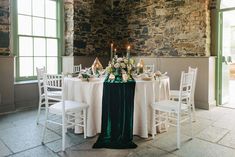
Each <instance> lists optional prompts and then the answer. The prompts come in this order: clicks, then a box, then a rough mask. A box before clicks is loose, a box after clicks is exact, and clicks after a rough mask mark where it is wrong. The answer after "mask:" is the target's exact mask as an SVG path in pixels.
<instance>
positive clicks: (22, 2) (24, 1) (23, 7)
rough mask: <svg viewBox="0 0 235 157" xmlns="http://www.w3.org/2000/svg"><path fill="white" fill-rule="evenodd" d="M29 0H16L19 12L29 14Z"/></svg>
mask: <svg viewBox="0 0 235 157" xmlns="http://www.w3.org/2000/svg"><path fill="white" fill-rule="evenodd" d="M31 3H32V2H31V0H18V1H17V6H18V13H19V14H27V15H31V10H32V8H31V6H32V5H31Z"/></svg>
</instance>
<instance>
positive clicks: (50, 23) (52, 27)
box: [46, 19, 57, 37]
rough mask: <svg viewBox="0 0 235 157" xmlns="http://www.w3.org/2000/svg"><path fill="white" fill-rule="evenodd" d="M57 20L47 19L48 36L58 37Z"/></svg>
mask: <svg viewBox="0 0 235 157" xmlns="http://www.w3.org/2000/svg"><path fill="white" fill-rule="evenodd" d="M56 30H57V28H56V20H49V19H47V20H46V36H47V37H56V36H57V35H56Z"/></svg>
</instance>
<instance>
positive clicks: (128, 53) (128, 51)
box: [126, 45, 131, 59]
mask: <svg viewBox="0 0 235 157" xmlns="http://www.w3.org/2000/svg"><path fill="white" fill-rule="evenodd" d="M126 51H127V53H126V57H127V58H128V59H130V52H131V46H130V45H129V46H127V50H126Z"/></svg>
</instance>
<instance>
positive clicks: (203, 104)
mask: <svg viewBox="0 0 235 157" xmlns="http://www.w3.org/2000/svg"><path fill="white" fill-rule="evenodd" d="M212 106H216V100H213V101H210V102H205V101H204V102H203V101H195V107H196V108H200V109H205V110H209V109H210V108H211V107H212Z"/></svg>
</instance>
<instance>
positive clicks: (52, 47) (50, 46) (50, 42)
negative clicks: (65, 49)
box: [47, 39, 58, 56]
mask: <svg viewBox="0 0 235 157" xmlns="http://www.w3.org/2000/svg"><path fill="white" fill-rule="evenodd" d="M57 55H58V45H57V39H47V56H57Z"/></svg>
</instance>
